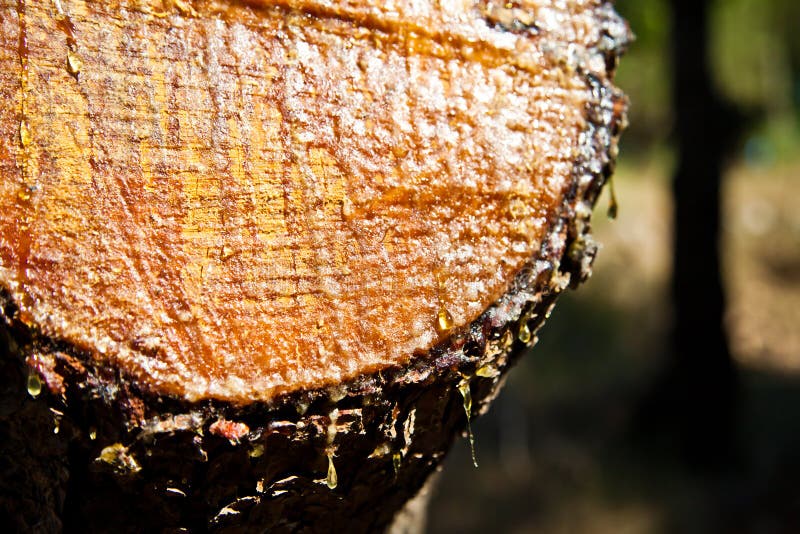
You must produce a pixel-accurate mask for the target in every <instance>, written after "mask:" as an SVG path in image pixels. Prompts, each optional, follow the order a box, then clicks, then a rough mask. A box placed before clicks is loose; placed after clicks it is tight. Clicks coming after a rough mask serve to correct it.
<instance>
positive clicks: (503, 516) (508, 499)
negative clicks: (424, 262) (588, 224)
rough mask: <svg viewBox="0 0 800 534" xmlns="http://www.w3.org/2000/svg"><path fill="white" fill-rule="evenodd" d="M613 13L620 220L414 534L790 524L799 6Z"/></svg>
mask: <svg viewBox="0 0 800 534" xmlns="http://www.w3.org/2000/svg"><path fill="white" fill-rule="evenodd" d="M617 8H618V10H619V11H620V12H621V13H622V14H623V16H625V17H626V18H627V19H628V20H629V22H630V24H631V27H632V29H633V31H634V33H635V34H636V36H637V40H636V42H635V43H634V44H633V46H632V47H631V49H630V51H629V52H628V54H627V55H626V57H624V58H623V61H622V62H621V66H620V70H619V73H618V77H617V82H618V84H619V85H620V86H621V87H622V88H623V89H624V90H625V91H626V92H627V93H628V95H629V96H630V99H631V109H630V123H631V125H630V128H629V129H628V131H627V132H626V133H625V134H624V137H623V142H622V149H621V156H620V164H619V166H618V170H617V173H616V176H615V183H616V191H617V195H618V197H619V199H620V213H619V217H618V219H617V220H616V221H614V222H609V221H607V220H605V215H604V214H605V206H604V205H603V199H601V202H600V203H599V204H598V209H597V210H596V213H595V233H596V235H597V237H598V240H599V241H601V242H602V243H603V244H604V248H603V250H601V252H600V255H599V257H598V259H597V262H596V264H595V274H594V276H593V278H592V279H591V280H590V281H589V282H588V283H587V284H586V285H585V286H584V287H582V288H580V289H579V291H577V292H574V293H571V294H568V295H565V296H564V297H563V298H562V300H561V301H560V303H559V305H558V306H557V307H556V311H555V312H554V313H553V316H552V318H551V319H550V321H549V322H548V323H547V325H546V326H545V327H544V329H543V330H542V332H541V335H540V337H541V341H540V342H539V344H538V345H537V346H536V347H534V349H533V350H532V351H531V353H530V354H528V355H526V356H525V357H524V358H523V359H522V360H521V362H520V363H519V364H518V366H517V368H516V369H514V370H513V371H512V373H511V375H510V379H509V382H508V385H507V386H506V388H505V390H504V391H503V393H502V394H501V396H500V398H499V399H498V400H497V401H496V403H495V405H494V406H493V408H492V411H491V412H490V413H489V414H488V415H487V416H485V417H483V418H482V419H480V420H479V421H477V422H476V424H474V426H473V430H474V433H475V436H476V448H477V454H478V460H479V462H480V465H481V466H480V468H479V469H477V470H476V469H474V468H473V467H472V465H471V461H470V458H469V450H468V447H467V446H466V445H465V444H464V443H459V444H457V445H456V448H455V450H454V451H453V453H452V454H451V456H450V457H449V459H448V461H447V464H446V466H445V469H444V471H443V473H442V475H441V477H440V480H439V483H438V486H437V490H436V492H435V494H434V498H433V502H432V506H431V510H430V517H429V531H430V532H487V531H489V532H544V533H550V532H552V533H560V532H576V533H584V532H585V533H595V532H596V533H606V532H608V533H612V532H613V533H621V532H630V533H639V532H641V533H649V532H665V533H667V532H686V533H691V532H697V533H708V532H759V533H772V532H787V533H789V532H800V485H798V484H797V481H798V480H800V181H798V178H799V177H800V2H798V1H797V0H773V1H763V0H726V1H721V0H718V1H701V0H696V1H691V0H619V1H618V2H617Z"/></svg>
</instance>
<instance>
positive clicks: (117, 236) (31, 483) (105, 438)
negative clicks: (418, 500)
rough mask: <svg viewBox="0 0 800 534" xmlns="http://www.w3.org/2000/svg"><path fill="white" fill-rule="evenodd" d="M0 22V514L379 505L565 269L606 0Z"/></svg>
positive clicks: (572, 278) (276, 515)
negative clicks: (1, 465) (1, 104)
mask: <svg viewBox="0 0 800 534" xmlns="http://www.w3.org/2000/svg"><path fill="white" fill-rule="evenodd" d="M0 24H1V25H2V31H0V38H2V40H3V41H4V43H3V50H6V51H10V52H9V53H6V55H4V56H2V57H1V58H0V62H2V65H0V66H2V72H3V74H2V75H0V92H2V94H3V96H4V98H5V99H6V101H8V102H15V103H17V105H16V106H9V107H6V108H4V109H3V110H2V112H0V129H2V134H3V137H2V143H0V149H2V152H0V169H1V170H2V173H3V182H2V185H0V201H1V202H2V205H3V207H4V208H5V212H4V213H3V214H2V215H0V229H2V232H3V233H2V239H0V260H2V262H1V263H0V289H2V292H0V304H1V305H2V319H3V320H2V322H0V329H1V331H2V335H3V337H4V342H3V343H0V344H1V345H2V346H3V348H4V350H5V353H4V354H3V358H2V362H3V365H4V370H5V372H4V375H3V376H4V379H3V385H4V388H3V390H2V397H1V398H0V406H1V407H2V413H1V414H0V417H1V418H2V419H0V432H2V441H1V442H2V447H3V448H4V450H3V453H4V454H3V461H4V462H6V466H7V467H8V469H6V470H4V473H5V474H4V475H3V477H2V479H0V509H2V510H4V511H5V514H6V521H7V523H8V525H9V526H10V527H11V528H12V529H14V530H30V529H34V530H36V529H38V530H41V531H47V532H56V531H59V530H81V531H107V530H115V531H131V532H139V531H150V530H159V529H160V530H164V531H181V530H185V529H188V530H191V531H206V530H213V531H221V532H226V531H230V532H237V531H247V532H251V531H276V532H282V531H330V530H346V531H348V532H367V531H374V530H382V529H386V528H387V527H388V526H389V525H390V524H391V523H392V521H393V518H394V517H395V515H396V514H397V512H398V511H399V510H401V509H402V508H403V507H404V506H405V505H406V503H407V502H408V501H409V500H410V499H411V498H412V497H414V496H415V495H416V494H417V493H418V491H419V490H420V488H421V487H422V486H423V485H424V483H425V481H426V480H427V479H428V477H429V476H430V475H431V473H433V472H434V471H435V470H436V469H437V467H438V465H439V464H440V462H441V460H442V458H443V456H444V454H445V453H446V451H447V450H448V448H449V446H450V444H451V442H452V440H453V439H454V438H455V437H456V436H458V435H459V434H461V433H462V432H463V431H464V429H465V428H468V420H469V418H470V417H472V416H474V415H477V414H479V413H481V412H483V411H485V410H486V409H487V407H488V403H489V402H490V400H491V398H492V397H493V396H494V395H496V394H497V391H498V388H499V385H500V383H501V381H502V377H503V375H504V373H505V372H506V370H507V369H508V367H509V366H510V365H511V364H512V363H513V361H514V358H515V357H516V355H517V354H518V353H519V351H520V350H521V348H523V347H525V346H526V345H529V344H531V343H533V342H535V339H536V331H537V329H538V328H539V327H540V326H541V324H542V323H543V321H544V320H545V318H546V317H547V315H548V314H549V310H550V308H551V307H552V305H553V304H554V302H555V298H556V297H557V296H558V294H560V293H561V292H562V291H563V290H564V289H565V288H566V287H567V286H568V285H569V284H573V285H576V284H577V283H579V282H580V281H582V280H584V279H585V278H586V277H587V276H588V274H589V271H590V267H591V262H592V260H593V258H594V254H595V251H596V247H595V245H594V243H593V241H592V239H591V236H590V233H589V232H590V227H589V216H590V213H591V208H592V206H593V204H594V201H595V199H596V197H597V195H598V193H599V191H600V189H601V187H602V185H603V183H604V182H605V180H606V179H607V177H608V176H609V175H610V173H611V171H612V169H613V158H614V157H615V156H616V139H617V136H618V134H619V132H620V129H621V127H622V126H623V123H624V111H625V101H624V98H623V97H622V95H621V94H620V93H619V92H618V91H617V90H616V89H615V88H614V87H613V85H612V76H613V69H614V67H615V65H616V59H617V57H618V55H619V54H620V53H621V51H622V49H623V48H624V46H625V45H626V43H627V39H628V31H627V27H626V26H625V24H624V23H623V22H622V21H621V20H620V19H619V18H618V17H617V16H616V14H615V13H614V12H613V10H612V8H611V7H610V5H609V4H607V3H603V2H576V4H575V6H572V8H571V9H569V10H567V9H564V8H559V7H554V6H550V5H549V4H548V3H547V2H531V3H530V4H529V5H528V4H525V7H516V6H512V7H507V5H506V4H504V3H493V2H484V3H480V4H477V5H475V6H471V7H469V8H467V9H466V10H465V11H463V12H460V11H453V10H452V9H451V10H450V11H448V10H447V9H443V8H437V7H434V6H433V5H431V6H427V5H424V4H420V5H418V6H416V7H414V8H411V7H408V6H405V7H402V8H397V9H393V8H389V7H385V6H383V5H382V3H374V4H371V3H366V2H352V3H348V4H344V3H342V4H336V5H329V4H326V3H323V2H311V1H306V2H299V1H298V2H291V1H287V2H275V3H267V2H260V1H259V2H250V3H244V4H239V3H214V2H191V3H189V2H177V1H176V2H165V3H164V4H163V5H162V4H161V3H151V2H136V3H126V2H122V3H114V2H110V3H103V4H94V3H83V2H75V3H69V4H66V3H64V2H60V3H56V4H53V6H49V5H47V6H43V5H37V4H33V5H30V4H27V3H25V2H22V1H19V2H16V3H9V2H8V1H6V2H5V3H3V4H2V15H1V16H0ZM487 95H493V96H490V97H488V98H487ZM476 282H477V284H476Z"/></svg>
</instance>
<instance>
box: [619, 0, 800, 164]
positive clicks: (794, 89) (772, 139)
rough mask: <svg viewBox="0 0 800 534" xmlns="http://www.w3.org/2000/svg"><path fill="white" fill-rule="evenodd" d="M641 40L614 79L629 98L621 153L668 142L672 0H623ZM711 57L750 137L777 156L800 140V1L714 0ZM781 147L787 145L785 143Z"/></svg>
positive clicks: (640, 152)
mask: <svg viewBox="0 0 800 534" xmlns="http://www.w3.org/2000/svg"><path fill="white" fill-rule="evenodd" d="M617 9H618V10H619V12H620V13H621V14H622V15H623V16H624V17H625V18H626V19H628V21H629V22H630V25H631V28H632V29H633V31H634V33H635V34H636V41H635V42H634V43H633V45H632V46H631V48H630V50H629V52H628V53H627V55H626V56H625V57H624V58H623V61H622V62H621V63H620V69H619V72H618V74H617V83H618V84H619V85H620V86H621V87H622V88H623V89H624V90H625V92H626V93H628V95H629V96H630V99H631V110H630V119H631V128H630V130H629V131H628V133H627V134H626V136H624V138H623V143H624V145H625V146H624V148H623V154H624V155H626V156H627V157H631V156H640V157H650V155H651V151H652V150H654V149H655V150H658V149H659V147H664V146H666V145H668V142H669V134H670V129H671V122H672V119H671V117H672V110H671V101H670V83H671V77H670V42H671V39H672V36H671V35H670V18H669V17H670V2H669V0H618V2H617ZM710 24H711V32H710V33H711V41H710V43H709V45H710V58H709V59H710V63H711V68H712V71H713V72H712V74H713V78H714V81H715V82H716V84H717V89H718V90H719V92H720V94H721V95H722V96H724V97H725V98H726V99H727V100H729V101H730V102H731V103H732V104H734V105H735V106H737V107H738V108H739V109H740V110H741V111H743V112H744V113H745V114H746V115H747V116H748V117H750V121H749V122H748V124H747V127H748V128H749V131H746V132H745V137H746V138H749V139H750V140H751V141H752V140H755V141H756V142H757V143H760V144H761V145H762V146H764V147H766V148H765V150H766V152H768V153H770V154H774V155H775V156H776V157H777V158H779V159H787V158H789V159H791V158H793V157H797V156H796V155H794V153H795V152H796V151H794V150H792V149H785V148H786V147H791V146H793V145H796V144H797V143H798V142H799V141H800V2H798V1H797V0H771V1H767V2H764V1H763V0H717V1H716V2H712V5H711V13H710ZM782 147H783V149H782Z"/></svg>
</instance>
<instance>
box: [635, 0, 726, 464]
mask: <svg viewBox="0 0 800 534" xmlns="http://www.w3.org/2000/svg"><path fill="white" fill-rule="evenodd" d="M709 4H710V2H709V1H707V0H706V1H698V0H672V1H671V7H672V35H671V39H670V41H671V43H672V58H671V59H672V73H673V79H672V104H673V109H674V117H675V129H674V142H675V147H676V149H677V166H676V169H675V171H674V176H673V195H674V197H673V198H674V212H673V215H674V226H673V228H674V233H673V263H672V269H673V271H672V276H673V278H672V287H671V295H672V304H673V313H674V319H673V320H674V322H673V327H672V331H671V335H670V342H671V346H669V347H668V349H669V358H668V361H667V362H666V368H665V369H664V373H663V374H662V375H661V377H660V380H659V381H658V382H657V383H656V386H655V388H654V389H653V390H652V391H651V392H650V395H649V396H648V397H647V399H646V401H645V403H644V404H643V407H642V408H643V409H642V411H641V412H640V419H639V422H641V423H642V424H643V425H644V426H645V427H646V429H644V430H646V431H647V432H648V433H649V432H652V431H653V430H655V431H656V432H655V436H659V437H660V438H665V437H666V438H668V441H669V444H670V445H672V444H674V445H677V446H678V447H679V448H680V449H679V450H680V452H681V454H682V455H683V458H684V459H685V460H687V461H688V462H689V465H690V466H691V467H693V468H700V469H707V468H709V469H716V468H721V467H725V466H727V465H729V464H730V461H731V460H732V459H733V458H734V456H735V450H736V413H737V398H738V389H739V388H738V379H737V372H736V367H735V364H734V362H733V360H732V358H731V354H730V351H729V349H728V342H727V338H726V334H725V330H724V326H723V316H724V310H725V298H724V292H723V288H722V281H721V277H720V254H719V238H720V235H719V229H720V184H721V181H722V175H723V170H724V165H725V159H726V155H727V153H728V152H729V149H730V147H731V144H732V142H733V141H734V139H735V137H736V133H737V130H738V123H739V120H738V119H737V115H736V113H734V112H733V109H732V108H731V106H730V105H729V104H727V103H726V102H724V101H723V100H722V98H721V97H720V95H718V94H717V93H716V91H715V90H714V87H713V84H712V80H711V75H710V69H709V62H708V7H709ZM640 430H643V429H640ZM665 433H667V434H666V436H665ZM673 440H674V443H673Z"/></svg>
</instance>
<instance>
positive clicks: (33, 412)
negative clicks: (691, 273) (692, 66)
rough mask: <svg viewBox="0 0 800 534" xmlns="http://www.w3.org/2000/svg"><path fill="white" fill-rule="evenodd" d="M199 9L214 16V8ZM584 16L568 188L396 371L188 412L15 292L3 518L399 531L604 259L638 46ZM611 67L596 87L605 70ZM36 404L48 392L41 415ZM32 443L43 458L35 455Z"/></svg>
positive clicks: (504, 19)
mask: <svg viewBox="0 0 800 534" xmlns="http://www.w3.org/2000/svg"><path fill="white" fill-rule="evenodd" d="M188 5H190V6H191V5H194V6H195V7H197V8H198V11H199V12H202V9H200V8H202V7H203V6H205V5H207V4H201V3H197V4H188ZM208 5H211V4H208ZM297 5H300V6H302V5H304V4H301V3H298V4H297ZM305 5H310V4H305ZM587 5H589V6H590V7H591V9H594V10H595V11H596V12H595V13H593V17H594V19H593V20H594V21H595V23H596V24H597V25H598V26H599V28H600V30H599V31H597V35H598V36H600V38H599V39H598V41H597V42H593V43H591V45H592V46H591V47H587V48H586V49H585V50H584V51H583V52H584V53H585V56H584V57H578V58H577V59H575V58H571V57H570V56H568V55H565V56H564V57H563V58H557V59H559V60H561V59H563V61H564V65H563V68H564V69H565V70H564V71H565V72H574V74H575V76H576V77H577V79H579V80H580V81H581V83H584V84H585V87H586V94H587V95H588V96H587V100H586V102H585V106H582V107H581V109H580V110H579V112H580V114H581V116H582V117H583V119H584V127H583V128H582V129H581V131H580V132H579V135H578V136H576V143H577V146H575V147H574V149H573V151H572V152H571V154H570V157H571V163H570V170H569V173H568V176H567V177H566V178H567V179H568V182H567V183H568V187H567V189H566V190H565V191H563V196H562V197H561V202H560V204H559V206H558V208H557V210H556V211H554V212H553V213H551V214H550V216H549V217H548V219H547V230H546V232H545V234H544V236H543V237H542V238H541V242H540V243H539V247H538V248H537V249H536V250H533V251H531V254H530V258H529V259H527V260H526V261H524V262H523V263H522V264H521V266H520V267H519V269H517V271H516V274H515V275H514V276H513V277H512V281H511V283H510V284H508V286H507V287H506V289H505V290H504V292H503V293H502V295H500V296H499V298H493V299H492V304H491V305H489V306H488V307H487V308H486V309H485V310H482V311H481V312H480V313H479V314H478V315H477V316H476V317H475V318H474V319H471V320H469V321H467V322H465V323H463V324H461V325H460V326H457V327H456V328H453V329H452V330H450V331H448V332H447V333H446V334H447V335H443V336H440V338H439V340H438V341H437V342H436V343H435V344H434V345H433V346H431V347H429V348H427V349H421V350H419V351H417V352H415V353H413V356H412V355H409V356H411V358H410V360H407V361H403V362H402V365H389V366H386V367H384V368H382V369H381V370H380V371H379V372H371V373H365V374H360V375H358V376H355V377H352V378H350V379H347V380H345V381H342V382H341V383H339V384H335V385H330V386H325V387H320V388H307V387H306V388H303V389H301V390H298V391H295V392H291V393H287V394H280V395H275V396H270V397H269V398H264V399H262V400H256V401H255V402H252V403H242V402H226V401H224V400H213V399H205V400H197V401H194V402H192V401H187V400H186V399H185V398H182V397H181V395H163V394H161V395H159V394H154V393H153V392H152V391H149V390H148V388H147V387H144V388H143V387H141V385H139V384H137V376H136V375H135V374H130V373H127V372H125V371H124V370H121V369H119V368H115V367H114V366H113V365H109V363H108V361H103V360H102V359H101V360H98V359H97V358H94V357H93V356H92V355H91V352H87V351H86V350H82V349H81V348H80V347H78V346H76V345H75V344H74V343H70V342H68V341H65V340H64V339H59V338H58V337H54V336H52V335H50V329H49V328H44V329H42V327H41V326H40V325H39V324H37V322H36V321H35V320H34V321H31V317H30V316H28V315H26V314H25V313H19V310H20V305H21V304H22V305H25V303H20V302H18V301H16V300H15V298H14V291H13V290H12V289H13V288H6V290H5V291H4V292H3V297H2V300H3V317H4V320H5V321H4V322H5V325H4V326H3V331H4V336H5V337H6V338H7V340H8V343H7V346H8V348H9V351H8V354H7V355H5V357H4V359H3V363H4V367H5V369H6V371H7V372H6V373H5V376H6V380H7V384H8V387H7V388H5V389H4V395H3V398H2V407H3V412H2V417H3V418H4V419H5V420H6V422H7V425H6V429H7V432H8V436H7V438H8V439H5V440H4V446H5V447H6V450H5V451H4V452H5V453H6V454H7V458H9V461H13V463H14V465H16V466H17V469H19V470H20V473H22V475H21V479H23V480H26V481H27V482H28V483H27V484H25V485H24V486H25V487H23V488H22V489H19V488H7V487H6V485H7V484H8V483H9V481H8V480H4V481H2V484H3V491H2V492H0V502H2V507H3V508H4V509H12V507H15V508H16V509H17V510H18V512H17V516H18V517H17V520H18V521H19V525H21V526H31V525H33V524H34V522H36V521H38V522H39V524H40V525H46V528H49V529H51V530H56V529H57V528H59V526H60V525H66V526H67V527H73V528H74V527H75V526H77V525H82V526H84V527H85V528H87V529H101V528H108V526H109V525H137V526H139V528H155V527H160V528H179V527H185V528H190V529H197V530H202V529H208V528H216V529H221V530H224V529H226V528H227V527H230V528H244V526H245V525H250V526H251V527H253V528H255V526H260V527H261V528H263V529H265V530H266V529H273V530H278V531H280V530H282V529H283V530H304V529H308V530H314V529H330V528H336V527H337V526H338V527H340V528H344V527H345V526H346V527H347V528H348V529H351V530H354V531H359V530H360V531H367V530H372V529H375V528H384V527H385V526H386V525H387V524H389V522H390V521H391V519H392V517H393V515H394V513H395V512H396V511H397V510H399V509H400V508H401V507H402V505H403V503H404V502H405V501H406V500H408V499H409V498H410V497H412V496H413V495H414V494H415V493H416V491H417V490H418V489H419V488H420V487H421V486H422V484H423V483H424V481H425V479H426V478H427V476H428V475H429V474H430V473H431V472H432V471H433V470H434V469H435V468H436V466H437V465H438V464H439V462H440V461H441V458H442V457H443V455H444V454H445V453H446V451H447V449H448V447H449V445H450V442H451V441H452V439H454V437H455V436H457V435H458V434H459V433H460V432H461V431H462V430H463V429H464V428H465V427H466V423H467V421H466V418H465V414H464V407H463V405H464V395H463V392H464V390H465V388H468V389H467V391H469V393H470V396H471V398H472V401H473V402H472V404H473V407H472V413H473V414H477V413H480V412H481V411H483V410H485V409H486V407H487V405H488V402H489V400H490V399H491V398H492V397H493V395H495V394H496V392H497V387H498V384H499V382H500V380H501V378H502V374H503V372H504V371H505V370H506V369H507V368H508V366H509V364H510V363H511V362H512V361H513V358H514V357H515V356H516V355H517V354H518V353H519V351H520V349H521V348H522V347H523V346H525V345H527V344H529V343H532V342H534V341H535V335H536V330H537V329H538V327H539V326H540V325H541V323H542V322H543V321H544V318H545V317H546V316H547V314H548V312H549V310H550V308H551V306H552V304H553V302H554V299H555V298H556V296H557V295H558V294H559V293H560V292H561V291H562V290H563V289H564V288H565V287H566V286H567V284H569V283H573V284H575V283H577V282H578V281H580V280H582V279H583V278H585V277H586V276H587V275H588V272H589V269H590V266H591V260H592V258H593V257H594V253H595V247H594V245H593V244H592V241H591V238H590V236H589V233H588V232H589V227H588V222H589V215H590V212H591V208H592V206H593V204H594V201H595V199H596V197H597V195H598V193H599V190H600V188H601V187H602V184H603V183H604V181H605V179H606V177H607V176H608V175H609V173H610V172H611V170H612V165H613V156H615V154H616V137H617V135H618V134H619V130H620V128H621V127H622V125H623V122H624V99H623V97H622V96H621V95H620V94H619V93H618V92H617V91H616V89H614V88H613V86H612V85H611V74H612V72H611V69H613V66H614V65H615V61H616V57H617V55H618V54H619V53H620V52H621V50H622V48H623V47H624V46H625V44H626V42H627V39H628V36H627V28H626V27H625V25H624V23H622V22H621V21H619V19H618V18H617V17H616V15H615V14H614V13H613V10H612V9H611V8H610V6H609V5H608V4H604V3H594V2H592V3H587ZM487 6H488V7H487V10H488V11H487V13H488V15H487V16H489V20H490V21H491V22H492V23H493V26H492V31H497V32H502V34H503V35H505V34H506V33H508V34H513V35H517V33H523V34H524V33H525V32H528V34H529V35H533V36H535V35H538V33H534V29H533V28H534V26H532V25H527V28H523V27H521V26H520V24H523V22H524V20H523V19H525V17H523V16H522V15H524V13H516V12H513V10H512V13H510V14H509V13H501V12H498V11H497V9H499V8H495V7H493V6H494V4H493V3H488V4H487ZM293 7H296V6H295V5H294V4H292V5H290V6H289V7H288V8H286V7H284V8H281V9H283V11H280V12H279V15H280V16H281V17H283V19H284V20H287V21H296V20H306V19H303V17H308V16H310V15H314V14H315V13H305V14H303V13H300V14H299V15H298V14H297V13H296V12H294V11H292V8H293ZM489 8H491V9H489ZM192 9H194V8H192ZM271 13H273V15H274V14H275V13H278V10H275V11H274V12H272V11H271ZM498 13H501V15H498ZM515 13H516V14H515ZM195 14H197V12H196V13H195ZM301 15H302V16H301ZM517 15H519V16H517ZM276 16H277V15H276ZM292 17H295V18H292ZM491 17H494V19H497V20H494V19H492V18H491ZM509 17H510V18H509ZM515 17H516V18H515ZM520 17H522V18H520ZM73 18H74V17H73ZM187 20H190V19H189V18H188V17H187ZM525 20H527V19H525ZM5 21H6V19H4V24H6V22H5ZM515 21H517V22H515ZM228 22H229V23H230V20H229V21H228ZM359 22H360V23H363V21H362V20H359ZM528 22H530V21H528ZM384 26H386V25H385V24H384ZM389 26H391V24H390V25H389ZM523 26H526V25H525V24H523ZM4 28H5V27H4ZM374 31H382V30H374ZM535 31H536V32H542V31H543V30H542V29H539V28H538V27H537V28H536V30H535ZM6 37H7V36H6ZM67 45H68V48H69V49H70V50H71V49H72V48H71V45H69V43H67ZM445 52H446V50H445ZM556 55H557V54H555V53H554V57H556ZM80 57H81V58H82V59H81V62H82V63H81V65H80V67H79V68H76V67H75V65H78V63H76V62H75V61H74V60H73V61H72V62H69V56H67V60H66V61H67V63H66V75H68V76H70V78H72V79H77V80H80V79H81V78H82V77H83V79H84V80H85V79H86V78H88V73H89V72H91V71H90V70H88V69H90V67H91V57H89V56H87V55H86V54H83V55H81V56H80ZM573 59H574V61H575V63H574V64H572V63H570V61H572V60H573ZM599 64H602V67H603V69H602V72H596V71H595V70H593V69H596V68H597V66H598V65H599ZM70 65H72V67H70ZM559 68H561V67H559ZM570 69H571V70H570ZM76 70H79V71H80V72H78V73H76V72H74V71H76ZM70 71H72V72H70ZM77 80H76V81H77ZM4 121H5V117H0V125H2V126H3V128H5V129H6V130H7V129H8V124H12V123H13V124H14V125H18V124H19V123H18V122H14V121H12V122H9V123H6V122H4ZM36 131H37V130H35V129H34V132H33V135H35V132H36ZM29 133H30V132H29ZM22 144H25V143H24V142H23V143H22ZM4 161H7V160H4ZM6 169H7V168H6V167H4V169H3V172H4V173H5V172H6ZM23 174H24V173H23ZM7 183H8V182H7ZM17 196H18V195H17ZM23 196H24V195H23ZM18 198H19V196H18ZM20 202H27V200H23V199H20ZM345 206H346V203H342V204H341V210H342V212H343V215H344V212H349V213H350V214H351V215H352V211H351V210H353V207H352V206H351V207H349V208H346V207H345ZM221 250H222V252H221V253H220V255H221V256H224V255H225V250H224V247H223V248H222V249H221ZM434 301H435V298H434ZM432 311H433V313H431V311H428V312H427V314H426V316H427V317H428V321H429V324H430V325H433V327H434V328H435V323H436V319H437V317H436V315H437V312H438V311H439V306H438V305H437V304H434V307H433V308H432ZM448 311H450V310H449V309H448ZM453 312H454V313H456V315H459V316H460V317H461V318H462V319H463V317H464V316H463V314H462V313H461V312H459V311H458V310H453ZM447 322H449V320H448V321H447ZM31 369H35V371H34V374H30V373H31ZM26 389H27V390H28V391H30V393H31V394H33V393H37V392H38V396H37V399H36V400H32V399H30V396H29V395H28V394H27V393H26V391H25V390H26ZM54 425H55V426H54ZM54 429H57V430H58V432H57V433H52V432H53V430H54ZM34 430H35V432H33V431H34ZM32 436H34V437H32ZM4 437H5V436H4ZM32 440H33V441H34V442H36V443H39V444H41V447H38V448H37V450H36V451H34V452H33V453H31V452H30V451H29V449H28V444H30V443H31V441H32ZM112 502H113V503H122V504H117V505H115V506H110V503H112ZM309 510H315V512H313V513H310V512H309ZM34 518H35V519H34Z"/></svg>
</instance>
